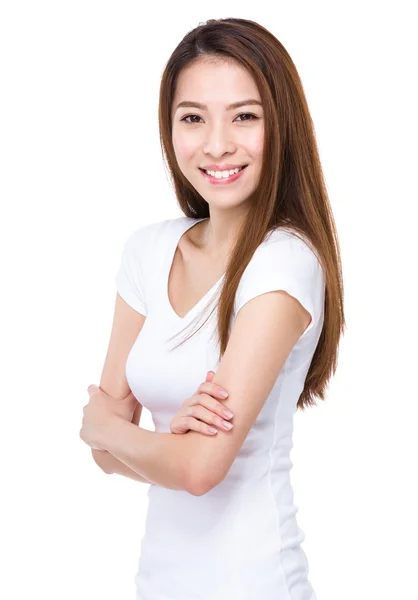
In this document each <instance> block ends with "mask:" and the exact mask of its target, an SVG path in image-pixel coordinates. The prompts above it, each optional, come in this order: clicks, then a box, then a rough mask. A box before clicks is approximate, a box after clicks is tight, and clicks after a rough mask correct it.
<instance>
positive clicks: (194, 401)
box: [184, 392, 234, 419]
mask: <svg viewBox="0 0 418 600" xmlns="http://www.w3.org/2000/svg"><path fill="white" fill-rule="evenodd" d="M199 404H200V405H202V406H204V407H205V408H206V409H207V410H209V411H211V412H212V413H214V414H216V415H218V416H219V417H221V418H222V419H232V417H233V416H234V415H233V413H232V412H231V411H230V410H228V409H227V408H226V407H225V406H224V405H223V404H222V402H219V400H216V398H213V396H211V395H210V394H206V393H204V392H202V393H200V394H196V395H194V396H192V398H191V399H190V401H189V402H188V403H187V404H186V405H185V406H184V412H185V414H186V415H188V414H190V413H189V408H190V407H192V406H197V405H199Z"/></svg>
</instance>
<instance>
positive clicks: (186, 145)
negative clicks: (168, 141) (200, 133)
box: [173, 132, 196, 158]
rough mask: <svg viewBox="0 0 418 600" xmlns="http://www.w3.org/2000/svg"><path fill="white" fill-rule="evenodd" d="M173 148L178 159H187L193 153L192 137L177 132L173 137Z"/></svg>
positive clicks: (194, 144) (193, 143) (194, 145)
mask: <svg viewBox="0 0 418 600" xmlns="http://www.w3.org/2000/svg"><path fill="white" fill-rule="evenodd" d="M173 147H174V150H175V152H176V155H177V156H178V157H181V158H188V157H190V156H191V155H192V154H193V153H194V151H195V149H196V143H195V142H194V141H193V138H192V137H190V136H188V135H183V134H181V133H178V132H177V133H176V134H175V135H173Z"/></svg>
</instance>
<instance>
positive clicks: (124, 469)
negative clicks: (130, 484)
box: [91, 404, 151, 483]
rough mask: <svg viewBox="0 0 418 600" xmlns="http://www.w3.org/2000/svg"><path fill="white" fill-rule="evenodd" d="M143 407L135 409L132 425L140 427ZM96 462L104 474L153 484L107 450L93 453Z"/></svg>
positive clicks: (139, 405) (93, 451)
mask: <svg viewBox="0 0 418 600" xmlns="http://www.w3.org/2000/svg"><path fill="white" fill-rule="evenodd" d="M141 412H142V405H141V404H138V406H137V407H136V409H135V412H134V415H133V417H132V423H135V425H139V420H140V418H141ZM91 453H92V456H93V459H94V462H95V463H96V465H98V466H99V467H100V468H101V470H102V471H103V472H104V473H107V474H108V475H112V474H117V475H123V476H124V477H128V478H129V479H133V480H134V481H139V482H141V483H151V482H150V481H148V479H145V477H142V476H141V475H140V474H139V473H137V472H136V471H134V470H133V469H130V468H129V467H128V466H127V465H125V463H123V462H122V461H120V460H118V459H117V458H115V457H114V456H113V454H110V452H108V451H107V450H93V449H92V451H91Z"/></svg>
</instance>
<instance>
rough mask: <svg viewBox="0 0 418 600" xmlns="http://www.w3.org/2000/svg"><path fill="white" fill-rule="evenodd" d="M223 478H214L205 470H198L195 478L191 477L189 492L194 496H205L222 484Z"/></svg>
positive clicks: (215, 476)
mask: <svg viewBox="0 0 418 600" xmlns="http://www.w3.org/2000/svg"><path fill="white" fill-rule="evenodd" d="M222 480H223V477H220V476H219V477H218V476H217V475H215V474H214V476H213V477H210V476H209V473H208V471H207V470H205V469H202V468H200V469H197V470H196V471H195V474H194V476H193V477H189V480H188V486H187V491H188V492H189V494H192V495H193V496H204V495H205V494H208V493H209V492H210V491H211V490H212V489H213V488H215V487H216V486H217V485H219V484H220V483H221V481H222Z"/></svg>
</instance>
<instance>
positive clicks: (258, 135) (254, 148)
mask: <svg viewBox="0 0 418 600" xmlns="http://www.w3.org/2000/svg"><path fill="white" fill-rule="evenodd" d="M263 146H264V131H261V130H260V131H254V135H252V136H251V138H250V139H249V140H248V151H249V152H250V153H251V155H252V156H253V157H254V159H257V158H261V156H262V154H263Z"/></svg>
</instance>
